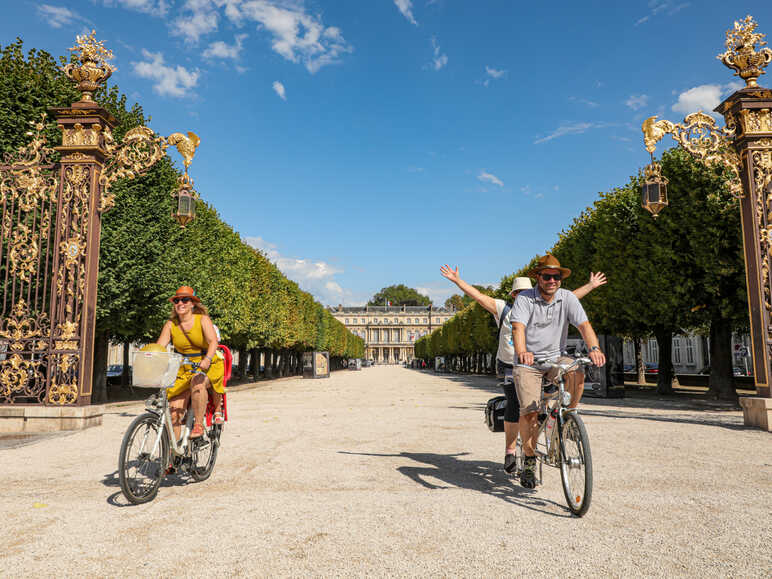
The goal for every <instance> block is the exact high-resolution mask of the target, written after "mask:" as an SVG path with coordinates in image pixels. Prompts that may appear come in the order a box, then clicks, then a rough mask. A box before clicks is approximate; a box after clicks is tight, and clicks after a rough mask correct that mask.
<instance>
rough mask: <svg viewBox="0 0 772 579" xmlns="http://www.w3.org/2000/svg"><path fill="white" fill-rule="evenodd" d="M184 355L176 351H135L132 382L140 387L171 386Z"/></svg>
mask: <svg viewBox="0 0 772 579" xmlns="http://www.w3.org/2000/svg"><path fill="white" fill-rule="evenodd" d="M181 363H182V356H180V355H179V354H175V353H174V352H135V353H134V364H133V366H132V376H133V379H132V384H133V385H134V386H137V387H139V388H171V387H172V386H173V385H174V380H175V378H176V377H177V370H179V369H180V364H181Z"/></svg>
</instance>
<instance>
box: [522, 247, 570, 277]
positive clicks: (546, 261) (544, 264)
mask: <svg viewBox="0 0 772 579" xmlns="http://www.w3.org/2000/svg"><path fill="white" fill-rule="evenodd" d="M543 269H557V270H560V275H561V276H562V277H563V279H566V278H567V277H568V276H569V275H571V270H570V269H568V268H567V267H560V262H559V261H558V258H557V257H555V256H554V255H552V254H551V253H548V254H547V255H545V256H542V257H540V258H539V261H537V262H536V265H535V266H534V267H533V269H531V270H530V271H529V272H528V276H529V277H536V276H537V275H538V273H539V272H540V271H541V270H543Z"/></svg>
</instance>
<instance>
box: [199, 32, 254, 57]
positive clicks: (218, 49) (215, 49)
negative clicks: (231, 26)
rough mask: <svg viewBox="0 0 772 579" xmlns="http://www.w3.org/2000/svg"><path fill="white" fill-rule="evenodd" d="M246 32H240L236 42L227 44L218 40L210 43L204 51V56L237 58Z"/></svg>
mask: <svg viewBox="0 0 772 579" xmlns="http://www.w3.org/2000/svg"><path fill="white" fill-rule="evenodd" d="M246 37H247V35H246V34H238V35H237V36H236V38H235V41H236V42H235V44H226V43H225V42H223V41H221V40H218V41H216V42H213V43H212V44H210V45H209V48H207V49H206V50H205V51H204V58H231V59H233V60H236V59H237V58H238V57H239V55H240V54H241V49H242V48H243V43H244V39H245V38H246Z"/></svg>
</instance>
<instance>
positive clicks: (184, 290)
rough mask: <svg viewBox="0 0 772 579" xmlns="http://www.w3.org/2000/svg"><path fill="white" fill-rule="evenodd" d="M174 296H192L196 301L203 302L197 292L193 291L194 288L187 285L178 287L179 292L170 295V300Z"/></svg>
mask: <svg viewBox="0 0 772 579" xmlns="http://www.w3.org/2000/svg"><path fill="white" fill-rule="evenodd" d="M174 298H190V299H192V300H193V301H194V302H198V303H200V302H201V300H200V299H198V296H197V295H196V292H195V291H193V288H192V287H190V286H187V285H183V286H180V287H179V288H177V293H175V294H174V295H173V296H172V297H170V298H169V301H172V300H173V299H174Z"/></svg>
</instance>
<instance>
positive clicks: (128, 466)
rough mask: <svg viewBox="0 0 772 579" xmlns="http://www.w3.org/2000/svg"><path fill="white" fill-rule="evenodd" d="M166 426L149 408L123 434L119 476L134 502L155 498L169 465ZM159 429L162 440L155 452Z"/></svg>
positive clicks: (122, 485) (123, 488) (127, 495)
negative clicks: (164, 429) (164, 430)
mask: <svg viewBox="0 0 772 579" xmlns="http://www.w3.org/2000/svg"><path fill="white" fill-rule="evenodd" d="M163 428H164V427H163V424H162V423H161V420H160V419H159V418H158V416H156V415H155V414H152V413H150V412H147V413H145V414H142V415H140V416H138V417H137V418H135V419H134V421H133V422H132V423H131V425H130V426H129V428H128V430H126V434H124V435H123V442H121V452H120V454H119V455H118V477H119V479H120V483H121V491H123V494H124V496H125V497H126V498H127V499H128V500H129V502H131V503H134V504H135V505H138V504H141V503H146V502H148V501H152V500H153V499H154V498H155V496H156V495H157V494H158V487H159V486H160V485H161V480H163V477H164V474H165V473H166V467H168V466H169V440H168V438H167V436H166V433H165V432H163ZM159 429H161V442H160V444H159V445H158V448H157V449H156V450H155V452H153V446H154V445H155V441H156V438H157V437H158V432H159Z"/></svg>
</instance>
